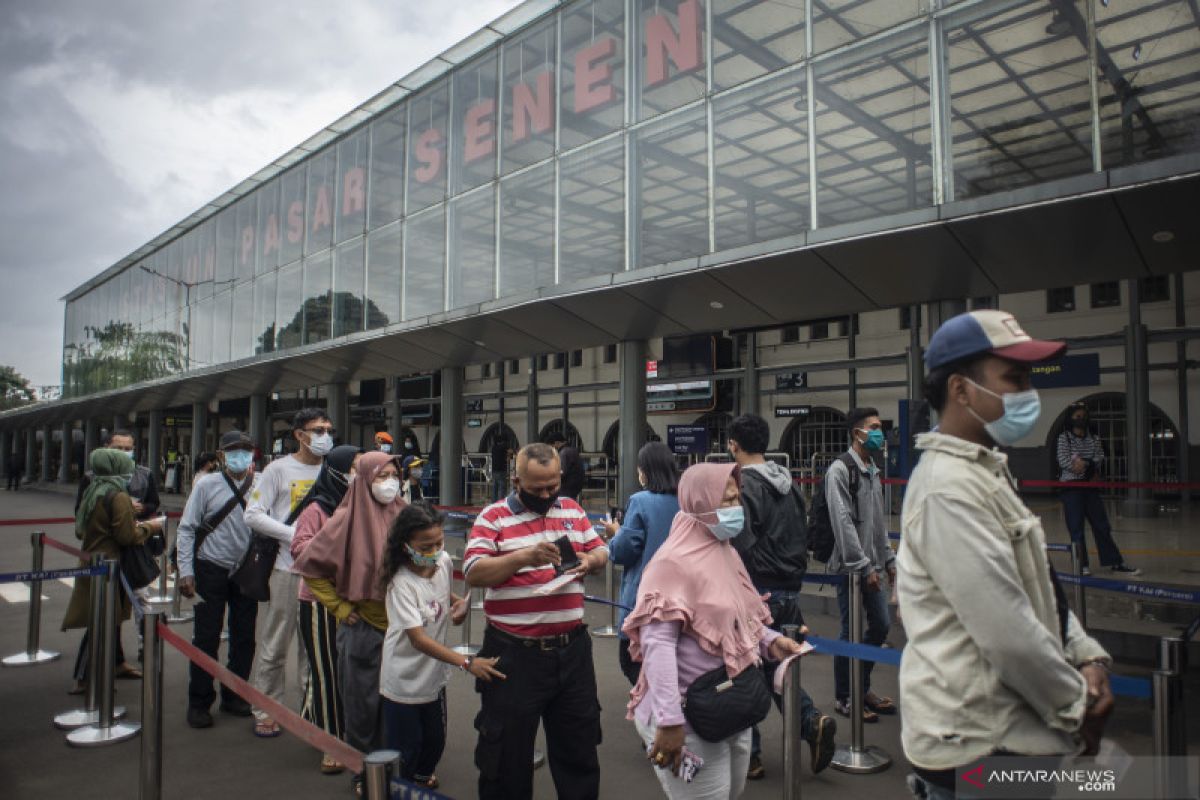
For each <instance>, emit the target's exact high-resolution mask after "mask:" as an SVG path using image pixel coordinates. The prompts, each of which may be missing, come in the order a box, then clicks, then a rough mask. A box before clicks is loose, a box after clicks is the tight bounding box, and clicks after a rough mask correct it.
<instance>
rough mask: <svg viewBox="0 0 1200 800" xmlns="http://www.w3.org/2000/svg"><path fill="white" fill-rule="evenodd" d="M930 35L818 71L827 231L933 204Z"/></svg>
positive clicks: (917, 34)
mask: <svg viewBox="0 0 1200 800" xmlns="http://www.w3.org/2000/svg"><path fill="white" fill-rule="evenodd" d="M925 35H926V31H925V30H924V29H921V30H915V31H909V32H907V33H906V34H905V35H904V36H902V37H899V38H896V37H893V38H890V39H887V40H884V41H881V42H878V43H877V44H876V45H875V46H873V47H867V48H859V49H855V50H853V51H850V52H849V53H847V54H846V55H845V56H844V57H842V58H835V59H833V60H831V61H827V62H819V63H818V65H817V67H816V80H815V87H816V88H815V91H816V111H817V119H816V125H815V128H816V135H817V180H818V189H817V215H818V216H817V219H818V222H819V224H820V225H821V226H822V227H828V226H830V225H835V224H838V223H843V222H851V221H853V220H859V219H869V218H873V217H881V216H886V215H888V214H896V213H899V212H902V211H908V210H910V209H914V208H919V207H922V206H928V205H930V204H931V203H932V202H933V195H932V191H933V190H932V183H931V178H930V173H931V168H930V163H931V159H932V156H931V148H930V133H929V124H930V123H929V121H930V110H929V94H928V86H929V59H928V54H927V48H926V38H925Z"/></svg>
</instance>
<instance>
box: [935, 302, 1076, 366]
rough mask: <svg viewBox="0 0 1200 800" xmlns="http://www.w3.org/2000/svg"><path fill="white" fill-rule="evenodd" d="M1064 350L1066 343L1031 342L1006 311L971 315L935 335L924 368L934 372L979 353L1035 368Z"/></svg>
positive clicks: (944, 326) (951, 322)
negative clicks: (1030, 365) (1032, 365)
mask: <svg viewBox="0 0 1200 800" xmlns="http://www.w3.org/2000/svg"><path fill="white" fill-rule="evenodd" d="M1066 349H1067V343H1066V342H1050V341H1043V340H1040V339H1034V338H1033V337H1032V336H1030V335H1029V334H1027V333H1026V332H1025V331H1024V330H1023V329H1022V328H1021V324H1020V323H1019V322H1017V319H1016V317H1014V316H1013V315H1012V314H1009V313H1008V312H1007V311H996V310H992V309H987V310H982V311H971V312H969V313H967V314H959V315H958V316H956V317H951V318H950V319H948V320H946V321H945V322H943V323H942V326H941V327H940V328H938V329H937V330H936V331H934V334H933V336H932V337H930V339H929V347H928V348H927V349H926V350H925V367H926V369H931V370H932V369H937V368H938V367H944V366H945V365H947V364H953V363H954V362H955V361H961V360H963V359H964V358H970V357H971V356H977V355H980V354H982V353H991V354H992V355H994V356H999V357H1000V358H1007V359H1008V360H1009V361H1021V362H1024V363H1027V364H1036V363H1037V362H1039V361H1048V360H1049V359H1052V358H1057V357H1058V356H1060V355H1062V354H1063V351H1065V350H1066Z"/></svg>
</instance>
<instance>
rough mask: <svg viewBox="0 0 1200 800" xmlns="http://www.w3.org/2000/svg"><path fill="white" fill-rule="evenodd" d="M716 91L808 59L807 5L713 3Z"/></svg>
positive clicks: (750, 0) (791, 0)
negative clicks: (805, 40) (805, 31)
mask: <svg viewBox="0 0 1200 800" xmlns="http://www.w3.org/2000/svg"><path fill="white" fill-rule="evenodd" d="M711 2H712V16H713V43H712V47H713V87H714V88H716V89H727V88H729V87H730V86H737V85H738V84H739V83H742V82H744V81H748V80H750V79H751V78H757V77H759V76H760V75H765V74H767V73H768V72H774V71H775V70H777V69H780V68H782V67H786V66H787V65H788V64H794V63H796V62H797V61H799V60H800V59H801V58H803V57H804V2H803V0H787V1H786V2H780V0H776V2H771V3H763V2H759V0H711Z"/></svg>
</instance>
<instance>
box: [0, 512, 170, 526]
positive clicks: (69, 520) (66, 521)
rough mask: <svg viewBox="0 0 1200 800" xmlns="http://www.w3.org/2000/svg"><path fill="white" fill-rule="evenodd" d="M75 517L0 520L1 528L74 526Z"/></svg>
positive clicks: (166, 514)
mask: <svg viewBox="0 0 1200 800" xmlns="http://www.w3.org/2000/svg"><path fill="white" fill-rule="evenodd" d="M162 516H165V517H166V518H167V519H179V518H180V517H182V516H183V514H182V513H180V512H178V511H168V512H166V513H165V514H163V515H162ZM74 524H75V518H74V517H41V518H38V517H34V518H31V519H0V526H6V525H74Z"/></svg>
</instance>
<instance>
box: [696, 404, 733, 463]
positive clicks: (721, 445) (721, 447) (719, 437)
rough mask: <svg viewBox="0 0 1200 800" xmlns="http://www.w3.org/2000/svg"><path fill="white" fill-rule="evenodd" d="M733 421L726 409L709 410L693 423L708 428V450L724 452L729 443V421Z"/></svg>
mask: <svg viewBox="0 0 1200 800" xmlns="http://www.w3.org/2000/svg"><path fill="white" fill-rule="evenodd" d="M730 422H733V417H731V416H730V415H729V414H728V413H727V412H725V411H709V412H708V413H707V414H703V415H702V416H700V417H699V418H697V419H696V421H695V422H693V423H692V424H693V425H703V426H704V427H705V429H706V430H708V452H710V453H724V452H725V448H726V446H727V445H728V444H729V423H730Z"/></svg>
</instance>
